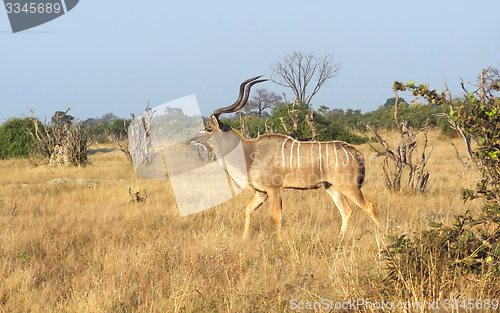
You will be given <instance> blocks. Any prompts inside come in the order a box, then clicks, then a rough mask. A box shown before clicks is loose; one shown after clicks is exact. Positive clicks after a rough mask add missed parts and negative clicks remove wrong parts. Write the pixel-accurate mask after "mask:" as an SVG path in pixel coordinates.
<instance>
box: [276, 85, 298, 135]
mask: <svg viewBox="0 0 500 313" xmlns="http://www.w3.org/2000/svg"><path fill="white" fill-rule="evenodd" d="M283 98H284V99H285V106H286V109H287V112H288V117H289V118H290V121H289V123H290V125H289V126H287V123H286V122H285V117H284V116H281V117H280V118H279V119H280V121H281V126H283V129H284V130H285V134H287V136H292V131H295V132H296V131H297V130H298V129H299V110H298V109H296V108H295V105H296V104H297V97H295V99H294V100H293V102H292V103H288V100H287V99H286V95H285V94H284V93H283ZM290 127H291V129H290Z"/></svg>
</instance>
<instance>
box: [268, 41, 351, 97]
mask: <svg viewBox="0 0 500 313" xmlns="http://www.w3.org/2000/svg"><path fill="white" fill-rule="evenodd" d="M341 68H342V63H334V62H333V56H331V55H329V54H327V55H325V56H318V55H316V54H314V53H308V54H305V53H303V52H295V51H294V52H293V53H292V54H287V55H285V56H284V57H282V58H281V61H278V62H276V63H275V64H274V65H273V66H271V80H272V81H273V82H275V83H276V84H278V85H280V86H283V87H287V88H290V89H292V91H293V93H294V95H295V98H296V99H297V100H298V101H302V102H304V103H305V104H307V105H309V104H310V103H311V100H312V98H313V97H314V95H316V94H317V93H318V91H319V90H320V89H321V87H322V86H323V85H324V84H325V83H326V81H327V80H329V79H330V78H333V77H336V76H338V75H339V74H340V69H341ZM310 87H311V88H312V91H309V90H310V89H311V88H310ZM308 89H309V90H308Z"/></svg>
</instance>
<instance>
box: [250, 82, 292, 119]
mask: <svg viewBox="0 0 500 313" xmlns="http://www.w3.org/2000/svg"><path fill="white" fill-rule="evenodd" d="M281 101H282V98H281V96H280V95H277V94H276V93H274V92H273V91H268V90H267V89H265V88H260V89H257V90H255V93H254V95H253V97H252V99H251V100H250V101H248V103H247V104H246V105H245V106H244V107H243V111H244V112H245V113H247V114H252V113H254V112H255V113H256V115H257V116H258V117H262V113H263V112H264V111H265V110H268V109H271V110H272V109H273V108H274V107H275V106H276V105H277V104H278V103H279V102H281Z"/></svg>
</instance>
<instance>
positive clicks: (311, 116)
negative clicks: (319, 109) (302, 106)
mask: <svg viewBox="0 0 500 313" xmlns="http://www.w3.org/2000/svg"><path fill="white" fill-rule="evenodd" d="M306 124H307V126H309V128H311V132H312V135H311V141H315V140H316V139H317V138H318V132H317V131H316V125H314V110H311V111H310V112H309V113H307V114H306Z"/></svg>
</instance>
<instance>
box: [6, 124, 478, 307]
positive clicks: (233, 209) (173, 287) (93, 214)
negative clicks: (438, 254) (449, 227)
mask: <svg viewBox="0 0 500 313" xmlns="http://www.w3.org/2000/svg"><path fill="white" fill-rule="evenodd" d="M429 135H430V136H429V137H430V138H429V142H430V144H432V145H434V151H433V153H432V156H431V158H430V160H429V164H428V169H429V171H430V173H431V182H430V184H429V189H428V191H427V192H426V193H424V194H412V193H411V192H410V191H409V190H406V189H403V190H402V191H401V192H399V193H391V192H389V191H387V190H386V189H385V187H384V184H383V180H382V163H381V161H379V162H378V163H377V160H373V159H372V158H373V156H374V153H373V152H372V151H371V149H370V148H369V146H368V145H362V146H360V147H359V149H360V151H361V152H362V153H363V154H364V155H365V157H366V159H367V160H368V167H367V180H366V183H365V185H364V186H363V192H364V194H365V195H366V196H367V198H369V199H370V200H371V201H372V202H373V203H374V204H375V206H376V210H377V213H378V215H379V217H380V220H381V222H382V225H383V226H382V227H381V228H380V229H379V230H377V229H376V228H375V225H374V224H373V222H372V221H371V219H370V218H369V217H368V216H367V215H366V214H365V213H364V212H363V211H362V210H361V209H360V208H358V207H357V206H356V205H355V204H353V205H352V206H353V209H354V214H353V216H352V218H351V220H350V223H349V226H348V231H347V233H346V235H345V236H344V237H341V236H340V235H339V231H340V226H341V217H340V213H339V212H338V210H337V209H336V207H335V205H334V203H333V201H332V200H331V198H330V196H329V195H328V194H327V193H326V192H325V190H323V189H318V190H310V191H297V190H285V191H284V192H283V221H284V228H283V238H284V240H283V242H281V243H278V242H277V240H276V230H275V226H274V221H273V220H272V215H271V212H270V208H269V204H268V203H267V202H266V203H265V204H264V205H263V206H262V207H261V208H260V209H258V210H257V211H256V212H255V213H254V215H253V216H252V220H251V227H250V238H249V240H247V241H242V239H241V236H242V233H243V225H244V209H245V206H246V204H247V203H248V202H249V201H250V199H251V197H252V195H253V194H252V192H251V190H249V189H247V190H245V191H244V192H242V193H241V194H240V195H238V196H237V197H236V198H234V199H232V200H230V201H228V202H226V203H224V204H222V205H219V206H217V207H215V208H212V209H210V210H207V211H203V212H201V213H198V214H194V215H190V216H187V217H182V218H181V217H180V215H179V212H178V210H177V208H176V204H175V199H174V195H173V193H172V191H171V190H172V189H171V186H170V185H169V182H168V181H165V180H145V179H141V178H138V177H137V176H136V175H135V173H134V170H133V167H132V166H131V164H129V163H128V161H127V160H126V158H125V156H124V155H122V154H121V153H120V152H118V151H117V150H113V149H112V147H111V146H102V145H101V146H95V147H92V149H93V153H94V154H93V155H91V156H90V158H91V161H92V162H93V165H92V166H89V167H85V168H53V167H31V166H30V163H29V162H28V161H26V160H23V159H15V160H4V161H0V186H1V189H0V199H1V202H0V254H1V256H2V258H1V259H0V311H3V312H268V311H271V312H281V311H289V310H290V300H291V299H296V300H297V301H310V302H314V301H321V300H322V299H331V300H332V301H334V302H335V301H346V300H347V301H348V300H349V299H353V300H355V299H358V298H360V299H361V298H363V299H372V300H381V299H383V294H382V292H381V290H382V289H383V286H381V285H380V281H381V279H382V278H383V276H384V275H385V271H384V268H385V265H384V263H383V262H381V258H380V250H381V249H382V248H383V247H384V245H386V244H387V239H386V235H387V234H388V233H391V232H394V231H399V232H407V233H409V234H410V235H411V234H412V233H414V232H419V231H420V230H422V229H425V228H426V227H427V226H426V225H427V222H428V221H429V220H432V221H435V222H443V223H448V222H449V221H450V220H452V219H453V216H454V214H456V213H460V212H462V211H463V210H465V209H471V210H477V208H476V205H475V204H474V202H468V203H465V204H464V203H463V201H462V200H461V198H460V189H461V188H462V187H472V186H473V185H474V175H473V173H466V175H465V177H463V175H462V171H461V169H460V168H459V166H458V162H457V160H456V158H455V152H454V150H453V148H452V146H451V145H450V143H449V142H447V141H446V140H444V139H443V138H441V137H439V134H438V132H437V131H432V132H430V134H429ZM384 136H385V137H386V138H387V140H388V141H389V142H394V141H395V140H396V139H397V135H396V134H395V133H385V134H384ZM453 141H454V142H455V144H456V145H457V146H458V148H459V149H462V148H463V145H462V142H461V141H460V140H459V139H453ZM129 187H130V188H131V189H132V190H135V191H138V190H144V189H145V190H146V192H147V195H148V197H147V200H146V201H144V202H139V203H137V202H131V198H130V195H129V193H128V188H129ZM457 289H461V290H462V289H466V290H470V292H471V293H472V294H473V291H474V286H473V285H466V286H457ZM438 296H439V295H438ZM385 300H387V299H385ZM389 300H392V301H398V300H406V299H389ZM415 300H419V301H434V299H415Z"/></svg>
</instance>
